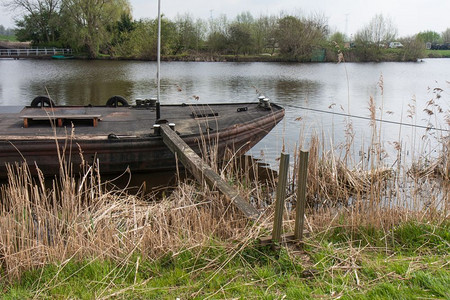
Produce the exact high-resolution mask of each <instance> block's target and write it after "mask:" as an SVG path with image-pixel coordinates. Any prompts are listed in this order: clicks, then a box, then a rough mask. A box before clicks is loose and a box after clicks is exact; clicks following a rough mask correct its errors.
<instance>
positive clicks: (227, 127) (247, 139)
mask: <svg viewBox="0 0 450 300" xmlns="http://www.w3.org/2000/svg"><path fill="white" fill-rule="evenodd" d="M38 98H39V97H38ZM36 99H37V98H36ZM36 99H35V100H36ZM44 100H45V99H44ZM110 100H111V99H110ZM119 100H121V99H120V98H119ZM265 100H266V99H265ZM41 101H42V98H41V99H40V100H39V101H38V102H36V101H34V103H32V105H31V106H26V107H0V177H1V178H5V177H6V176H7V167H6V165H8V164H16V163H21V162H25V163H26V164H27V165H28V166H29V169H30V172H31V173H32V174H34V175H35V174H37V172H38V169H39V170H40V171H42V173H43V174H44V175H55V174H59V172H60V166H61V164H60V163H61V161H65V162H69V163H70V166H71V168H72V172H74V173H75V174H76V172H79V171H80V168H81V167H82V165H83V164H92V163H93V162H97V161H98V162H99V167H100V171H101V173H102V174H103V173H105V174H106V173H108V174H111V173H121V172H123V171H124V170H126V169H127V168H129V169H130V170H131V172H157V171H164V170H169V169H174V168H175V166H176V160H175V157H174V155H173V154H172V153H171V152H170V150H169V149H168V148H167V147H166V145H165V144H164V142H163V139H162V137H161V136H160V134H159V132H158V125H159V124H162V123H169V125H170V126H172V127H174V128H173V129H174V130H175V132H176V133H177V134H178V135H179V136H180V137H181V138H182V139H183V140H184V141H185V142H186V143H187V144H188V145H189V146H190V147H191V148H192V149H194V151H195V152H197V153H198V154H200V155H202V154H205V153H204V152H205V149H212V148H214V149H216V150H217V153H218V155H219V157H221V155H223V153H224V152H225V149H227V148H229V149H231V150H233V151H236V152H238V153H241V154H243V153H245V152H246V151H247V150H249V149H250V148H251V147H253V146H254V145H255V144H256V143H257V142H259V141H260V140H261V139H262V138H263V137H264V136H265V135H267V133H268V132H269V131H271V130H272V128H273V127H275V125H276V124H277V123H278V122H280V120H282V118H283V117H284V109H283V108H282V107H280V106H279V105H276V104H271V103H269V102H267V101H262V100H260V101H259V102H254V103H234V104H189V105H188V104H181V105H161V106H160V108H159V109H157V108H156V107H155V105H154V103H150V104H149V103H145V101H144V103H140V102H139V103H137V105H133V106H128V104H127V103H120V101H119V102H117V98H116V101H113V102H112V103H111V101H110V103H107V105H106V106H53V105H50V106H46V105H48V104H49V103H45V102H41ZM141 102H142V101H141ZM123 104H125V105H123ZM158 113H159V114H160V115H157V114H158ZM205 145H206V146H208V147H205ZM209 146H212V148H210V147H209ZM206 151H208V150H206Z"/></svg>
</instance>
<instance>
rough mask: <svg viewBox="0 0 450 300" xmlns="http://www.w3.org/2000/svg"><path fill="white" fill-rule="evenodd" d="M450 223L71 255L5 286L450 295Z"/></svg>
mask: <svg viewBox="0 0 450 300" xmlns="http://www.w3.org/2000/svg"><path fill="white" fill-rule="evenodd" d="M449 231H450V226H449V223H448V221H447V222H444V223H440V224H439V223H423V222H417V221H410V222H406V223H403V224H401V225H399V226H396V227H395V228H392V230H382V229H374V228H370V227H366V228H362V227H360V228H350V227H343V226H341V227H334V226H330V227H329V228H328V230H326V231H324V232H321V233H315V234H313V235H311V236H309V237H308V238H307V239H306V241H305V246H304V249H303V250H299V249H297V248H295V247H288V248H285V247H284V246H281V247H279V248H275V249H272V248H270V247H262V246H259V245H258V244H257V242H250V243H247V244H246V243H242V244H239V243H237V244H233V243H227V242H224V241H219V240H214V239H211V240H209V241H207V242H205V243H204V244H201V245H197V246H194V247H189V248H188V247H186V248H183V249H180V250H179V251H176V252H172V251H168V252H167V253H164V254H163V255H162V256H161V257H160V258H159V259H157V260H149V259H148V258H146V257H145V256H143V255H139V254H138V255H134V256H131V257H126V258H122V259H119V260H110V259H102V258H99V257H90V258H85V259H82V260H74V259H71V260H66V261H61V262H59V263H56V264H52V265H49V266H46V267H44V268H38V269H36V270H33V271H30V272H27V273H26V274H24V275H23V276H22V277H21V279H20V280H17V281H12V282H10V283H8V284H6V283H5V282H4V281H2V282H0V289H1V290H2V293H3V297H6V298H12V299H15V298H22V299H25V298H33V297H37V298H64V299H65V298H77V299H91V298H96V299H108V298H121V299H131V298H134V299H136V298H145V299H156V298H158V299H159V298H161V296H162V295H164V298H170V299H192V298H194V299H205V298H213V299H218V298H221V299H223V298H224V299H230V298H247V299H251V298H269V299H283V298H286V299H309V298H327V299H338V298H341V299H353V298H358V299H381V298H382V299H417V298H423V299H448V298H449V297H450V293H449V291H448V286H449V285H450V270H449V267H448V261H449V260H450V256H449V254H448V253H449V252H448V250H449V246H448V243H449V242H450V239H449V235H448V232H449Z"/></svg>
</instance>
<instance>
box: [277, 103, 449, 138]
mask: <svg viewBox="0 0 450 300" xmlns="http://www.w3.org/2000/svg"><path fill="white" fill-rule="evenodd" d="M284 106H289V107H293V108H298V109H303V110H309V111H314V112H319V113H324V114H330V115H338V116H343V117H350V118H355V119H363V120H369V121H372V120H373V121H377V122H382V123H388V124H394V125H401V126H409V127H416V128H422V129H427V130H436V131H444V132H450V129H444V128H436V127H432V126H431V127H430V126H423V125H416V124H411V123H403V122H397V121H390V120H383V119H377V118H375V119H372V118H370V117H364V116H358V115H351V114H346V113H339V112H335V111H327V110H322V109H317V108H310V107H305V106H299V105H293V104H284Z"/></svg>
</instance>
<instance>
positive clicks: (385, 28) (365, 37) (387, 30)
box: [355, 14, 397, 47]
mask: <svg viewBox="0 0 450 300" xmlns="http://www.w3.org/2000/svg"><path fill="white" fill-rule="evenodd" d="M396 36H397V28H396V27H395V26H394V23H393V21H392V20H391V19H390V18H385V17H384V16H383V15H381V14H378V15H375V16H374V17H373V18H372V20H371V21H370V22H369V24H367V25H366V26H365V27H364V28H363V29H361V30H360V31H358V32H357V33H356V38H355V40H356V41H358V42H360V43H362V44H364V45H375V46H377V47H379V46H381V45H382V44H387V43H389V42H391V41H393V40H394V39H395V38H396Z"/></svg>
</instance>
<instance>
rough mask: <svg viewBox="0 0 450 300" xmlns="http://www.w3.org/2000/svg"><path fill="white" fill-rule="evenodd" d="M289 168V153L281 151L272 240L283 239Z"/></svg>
mask: <svg viewBox="0 0 450 300" xmlns="http://www.w3.org/2000/svg"><path fill="white" fill-rule="evenodd" d="M288 170H289V154H285V153H281V159H280V171H279V174H278V186H277V199H276V202H275V218H274V220H273V231H272V241H274V242H279V241H280V240H281V232H282V230H283V229H282V227H283V226H282V225H283V208H284V199H285V198H286V183H287V174H288Z"/></svg>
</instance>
